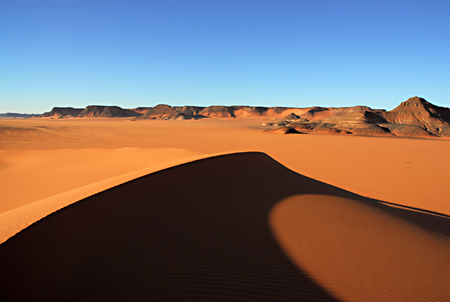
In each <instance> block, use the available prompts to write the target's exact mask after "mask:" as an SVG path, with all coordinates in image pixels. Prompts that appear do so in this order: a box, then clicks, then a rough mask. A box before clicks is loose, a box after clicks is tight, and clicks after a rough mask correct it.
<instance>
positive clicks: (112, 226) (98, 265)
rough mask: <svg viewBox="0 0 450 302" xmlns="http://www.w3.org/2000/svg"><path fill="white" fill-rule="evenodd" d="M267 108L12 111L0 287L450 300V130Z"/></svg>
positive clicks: (74, 292) (33, 293)
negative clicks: (285, 126) (387, 127)
mask: <svg viewBox="0 0 450 302" xmlns="http://www.w3.org/2000/svg"><path fill="white" fill-rule="evenodd" d="M267 121H268V119H265V118H249V119H226V118H223V119H222V118H217V119H201V120H135V121H133V120H131V118H112V119H107V118H105V119H103V118H96V119H89V118H69V119H45V118H31V119H5V120H1V121H0V184H1V196H2V198H1V199H2V202H1V203H0V242H3V243H2V244H1V245H0V284H1V285H0V300H1V301H10V300H11V301H14V300H22V301H31V300H42V301H44V300H55V301H57V300H59V301H62V300H65V301H69V300H73V301H80V300H91V301H92V300H117V301H122V300H142V301H181V300H182V301H200V300H201V301H304V300H306V301H311V300H316V301H333V300H340V301H450V286H449V284H450V260H449V257H448V255H450V238H449V237H450V219H449V216H448V215H450V189H449V180H450V178H449V175H448V171H450V157H449V154H450V140H448V139H420V138H413V139H412V138H396V137H364V136H344V135H326V134H312V133H307V134H288V135H279V134H274V133H264V131H263V127H262V126H261V125H262V124H263V123H264V122H267ZM185 163H186V164H185ZM283 166H284V167H283ZM157 171H159V172H157ZM120 184H122V185H120ZM105 190H106V191H105ZM99 192H100V193H99ZM96 193H98V194H96ZM71 204H72V205H71ZM60 209H61V210H60ZM52 213H53V214H52ZM36 221H38V222H37V223H34V222H36ZM33 223H34V224H33ZM30 225H31V226H30ZM28 226H30V227H28ZM27 227H28V228H27ZM18 232H20V233H18ZM16 233H18V234H17V235H15V234H16Z"/></svg>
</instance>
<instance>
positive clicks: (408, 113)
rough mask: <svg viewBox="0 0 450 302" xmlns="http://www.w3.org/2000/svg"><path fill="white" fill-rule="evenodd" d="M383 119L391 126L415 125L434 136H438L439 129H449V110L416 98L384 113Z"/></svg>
mask: <svg viewBox="0 0 450 302" xmlns="http://www.w3.org/2000/svg"><path fill="white" fill-rule="evenodd" d="M383 117H384V118H385V119H386V121H387V122H389V123H391V124H402V125H415V126H419V127H421V128H422V129H424V130H426V131H428V132H429V133H433V134H435V135H439V132H440V130H439V129H440V128H443V127H450V109H449V108H446V107H439V106H435V105H433V104H431V103H429V102H427V101H426V100H425V99H423V98H419V97H417V96H416V97H413V98H410V99H408V100H407V101H406V102H403V103H401V104H400V105H399V106H398V107H396V108H395V109H393V110H391V111H388V112H384V113H383Z"/></svg>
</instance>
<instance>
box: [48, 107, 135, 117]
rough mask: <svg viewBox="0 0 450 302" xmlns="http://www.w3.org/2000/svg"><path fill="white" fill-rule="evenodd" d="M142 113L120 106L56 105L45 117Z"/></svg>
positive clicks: (121, 115) (130, 115) (116, 115)
mask: <svg viewBox="0 0 450 302" xmlns="http://www.w3.org/2000/svg"><path fill="white" fill-rule="evenodd" d="M140 115H142V114H141V113H139V112H136V111H134V110H130V109H123V108H120V107H118V106H99V105H93V106H87V107H86V108H85V109H82V108H72V107H54V108H53V109H52V110H51V111H50V112H46V113H44V114H43V115H42V116H43V117H134V116H140Z"/></svg>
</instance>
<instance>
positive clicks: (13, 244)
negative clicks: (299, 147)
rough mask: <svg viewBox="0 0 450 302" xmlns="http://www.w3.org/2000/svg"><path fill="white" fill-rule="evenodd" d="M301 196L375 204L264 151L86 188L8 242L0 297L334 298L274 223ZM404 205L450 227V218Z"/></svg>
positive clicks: (429, 222)
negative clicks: (89, 191)
mask: <svg viewBox="0 0 450 302" xmlns="http://www.w3.org/2000/svg"><path fill="white" fill-rule="evenodd" d="M297 194H326V195H333V196H339V197H345V198H352V199H357V200H360V201H362V202H376V201H374V200H370V199H367V198H364V197H361V196H358V195H355V194H353V193H350V192H347V191H345V190H342V189H339V188H336V187H333V186H331V185H327V184H324V183H321V182H319V181H315V180H313V179H310V178H307V177H304V176H302V175H299V174H297V173H295V172H293V171H291V170H289V169H287V168H286V167H284V166H282V165H281V164H279V163H278V162H276V161H275V160H273V159H272V158H270V157H269V156H268V155H266V154H263V153H257V152H249V153H237V154H231V155H223V156H218V157H214V158H209V159H203V160H199V161H195V162H191V163H187V164H183V165H180V166H176V167H173V168H169V169H166V170H163V171H160V172H157V173H153V174H150V175H147V176H144V177H141V178H139V179H136V180H133V181H130V182H128V183H125V184H123V185H120V186H117V187H114V188H111V189H109V190H106V191H104V192H101V193H98V194H96V195H94V196H91V197H89V198H86V199H84V200H82V201H80V202H77V203H75V204H73V205H71V206H68V207H67V208H64V209H62V210H60V211H58V212H55V213H53V214H52V215H49V216H48V217H46V218H45V219H42V220H41V221H39V222H37V223H35V224H34V225H32V226H31V227H29V228H27V229H25V230H23V231H22V232H20V233H19V234H18V235H16V236H14V237H12V238H10V239H9V240H8V241H6V242H5V243H4V244H2V245H0V300H1V301H31V300H43V301H50V300H55V301H83V300H84V301H86V300H88V301H93V300H95V301H104V300H108V301H124V300H142V301H336V298H335V297H333V296H332V295H331V294H330V293H329V292H327V291H326V290H325V289H324V288H322V287H321V286H320V285H318V284H317V283H316V282H314V280H312V279H311V278H310V277H309V276H308V275H307V274H306V273H305V272H304V271H302V270H301V269H299V268H298V267H296V266H295V265H294V264H293V263H292V262H291V261H290V260H289V259H288V258H287V256H286V255H285V253H284V252H283V250H282V248H281V247H280V246H279V244H278V242H277V241H276V239H275V238H274V235H273V232H272V230H271V227H270V225H269V223H268V215H269V213H270V210H271V209H272V208H273V206H274V205H275V204H276V203H277V202H278V201H280V200H282V199H284V198H286V197H288V196H292V195H297ZM377 207H379V208H381V209H382V208H383V207H387V206H386V205H383V204H381V203H377ZM396 211H397V212H396V214H397V215H399V216H402V217H404V218H405V219H411V217H410V215H416V216H417V215H419V216H420V215H422V216H423V217H422V216H421V219H419V220H421V221H422V224H423V225H422V226H425V227H428V228H431V229H433V228H434V229H433V231H437V232H440V233H443V234H445V235H447V236H448V235H449V232H448V230H450V227H449V223H448V219H446V218H445V217H444V218H443V217H438V216H433V215H429V214H424V213H418V212H414V213H413V214H411V211H406V210H403V209H398V210H396ZM436 219H444V220H446V221H445V223H443V221H437V220H436ZM411 220H413V221H416V220H417V219H415V218H414V219H411Z"/></svg>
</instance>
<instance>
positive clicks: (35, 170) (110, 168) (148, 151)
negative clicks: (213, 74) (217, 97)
mask: <svg viewBox="0 0 450 302" xmlns="http://www.w3.org/2000/svg"><path fill="white" fill-rule="evenodd" d="M201 154H202V153H200V152H195V151H192V150H186V149H179V148H117V149H102V148H91V149H63V150H0V165H1V166H0V183H1V184H2V186H3V187H4V188H5V189H3V190H2V202H1V203H0V213H3V212H7V211H10V210H12V209H15V208H17V207H21V206H24V205H27V204H30V203H32V202H36V201H38V200H42V199H45V198H49V197H52V196H54V195H58V194H62V193H64V192H67V191H70V190H74V189H77V188H80V187H83V186H87V185H90V184H93V183H97V182H99V181H104V180H107V179H110V178H113V177H118V176H121V175H123V174H128V173H133V172H136V171H139V170H142V169H146V168H150V167H154V166H159V165H163V164H166V163H170V162H174V161H179V160H182V159H188V158H192V157H194V156H198V155H201ZM147 173H149V172H147ZM142 175H144V174H140V175H139V176H142ZM126 180H130V179H126ZM104 189H107V187H105V188H104Z"/></svg>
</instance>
